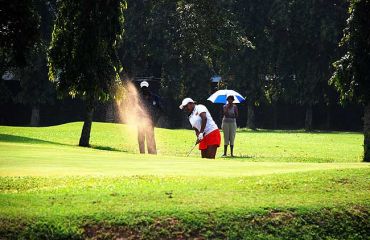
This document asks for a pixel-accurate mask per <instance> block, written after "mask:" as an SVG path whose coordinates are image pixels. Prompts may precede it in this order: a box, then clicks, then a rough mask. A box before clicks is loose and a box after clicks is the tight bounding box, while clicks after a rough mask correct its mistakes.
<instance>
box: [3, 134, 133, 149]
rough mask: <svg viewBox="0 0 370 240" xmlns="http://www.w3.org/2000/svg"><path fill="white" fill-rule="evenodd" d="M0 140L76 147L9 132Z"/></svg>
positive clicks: (98, 147) (101, 147)
mask: <svg viewBox="0 0 370 240" xmlns="http://www.w3.org/2000/svg"><path fill="white" fill-rule="evenodd" d="M0 142H13V143H34V144H53V145H60V146H73V147H77V146H78V145H73V144H66V143H58V142H52V141H46V140H41V139H37V138H29V137H23V136H16V135H9V134H0ZM91 148H92V149H97V150H103V151H115V152H127V151H126V150H123V149H118V148H113V147H108V146H94V145H93V146H91Z"/></svg>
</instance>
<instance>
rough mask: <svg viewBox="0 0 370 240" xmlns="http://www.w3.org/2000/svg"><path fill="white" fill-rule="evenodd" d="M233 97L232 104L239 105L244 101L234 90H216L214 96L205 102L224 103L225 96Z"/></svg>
mask: <svg viewBox="0 0 370 240" xmlns="http://www.w3.org/2000/svg"><path fill="white" fill-rule="evenodd" d="M228 95H233V96H234V102H233V103H241V102H243V101H245V98H244V97H243V96H242V95H241V94H240V93H238V92H236V91H234V90H228V89H225V90H218V91H217V92H215V93H214V94H212V95H211V96H210V97H209V98H208V99H207V100H209V101H211V102H213V103H224V104H225V103H226V96H228Z"/></svg>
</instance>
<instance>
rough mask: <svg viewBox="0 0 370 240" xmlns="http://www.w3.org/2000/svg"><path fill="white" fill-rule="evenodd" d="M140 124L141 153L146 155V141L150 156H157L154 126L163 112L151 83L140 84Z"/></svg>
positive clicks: (139, 140)
mask: <svg viewBox="0 0 370 240" xmlns="http://www.w3.org/2000/svg"><path fill="white" fill-rule="evenodd" d="M140 90H141V97H140V106H141V107H140V109H138V111H139V116H140V118H139V119H140V123H139V125H138V142H139V150H140V153H142V154H144V153H145V141H146V145H147V149H148V153H149V154H157V147H156V142H155V135H154V125H155V124H156V123H157V121H158V119H159V117H160V113H161V111H162V107H161V102H160V98H159V96H157V95H155V94H153V93H152V92H151V91H150V90H149V83H148V82H147V81H143V82H141V83H140Z"/></svg>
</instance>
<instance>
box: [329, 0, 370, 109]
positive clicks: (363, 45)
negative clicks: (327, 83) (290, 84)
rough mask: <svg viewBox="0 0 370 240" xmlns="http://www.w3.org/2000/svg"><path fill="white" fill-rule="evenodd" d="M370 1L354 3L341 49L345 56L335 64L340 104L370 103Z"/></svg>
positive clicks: (355, 0)
mask: <svg viewBox="0 0 370 240" xmlns="http://www.w3.org/2000/svg"><path fill="white" fill-rule="evenodd" d="M369 15H370V1H368V0H351V1H350V7H349V18H348V20H347V26H346V28H345V29H344V36H343V38H342V41H341V46H342V47H344V48H345V49H346V51H347V52H346V54H345V55H344V56H343V57H342V58H341V59H340V60H338V61H336V62H335V63H334V64H333V65H334V68H335V72H334V74H333V76H332V78H331V84H332V85H334V86H335V87H336V89H337V90H338V92H339V94H340V100H341V102H344V101H345V100H354V101H357V102H360V103H363V104H365V105H366V104H368V103H369V102H370V94H369V92H370V69H369V66H368V65H369V62H370V37H369V36H370V28H369V26H370V18H369Z"/></svg>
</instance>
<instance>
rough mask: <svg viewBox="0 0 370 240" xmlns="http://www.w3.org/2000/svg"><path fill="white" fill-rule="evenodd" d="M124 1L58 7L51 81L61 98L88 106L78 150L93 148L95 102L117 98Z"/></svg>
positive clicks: (68, 1)
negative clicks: (71, 98) (78, 99)
mask: <svg viewBox="0 0 370 240" xmlns="http://www.w3.org/2000/svg"><path fill="white" fill-rule="evenodd" d="M125 8H126V3H125V2H124V1H122V0H95V1H74V0H61V1H59V2H58V3H57V14H56V20H55V24H54V30H53V34H52V41H51V45H50V49H49V54H48V58H49V78H50V79H51V80H53V81H55V82H56V84H57V91H58V93H59V94H60V96H62V97H65V96H72V97H79V98H81V99H83V100H84V102H85V105H86V116H85V119H84V125H83V128H82V132H81V138H80V142H79V145H80V146H89V145H90V143H89V141H90V132H91V125H92V118H93V113H94V107H95V104H96V102H97V101H106V100H109V99H110V98H112V97H114V91H112V90H113V88H114V87H115V86H116V84H117V83H119V82H120V79H119V73H120V71H122V66H121V63H120V61H119V59H118V56H117V48H118V47H119V44H120V42H121V40H122V36H123V31H124V29H123V22H124V17H123V16H124V15H123V12H124V10H125Z"/></svg>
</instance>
